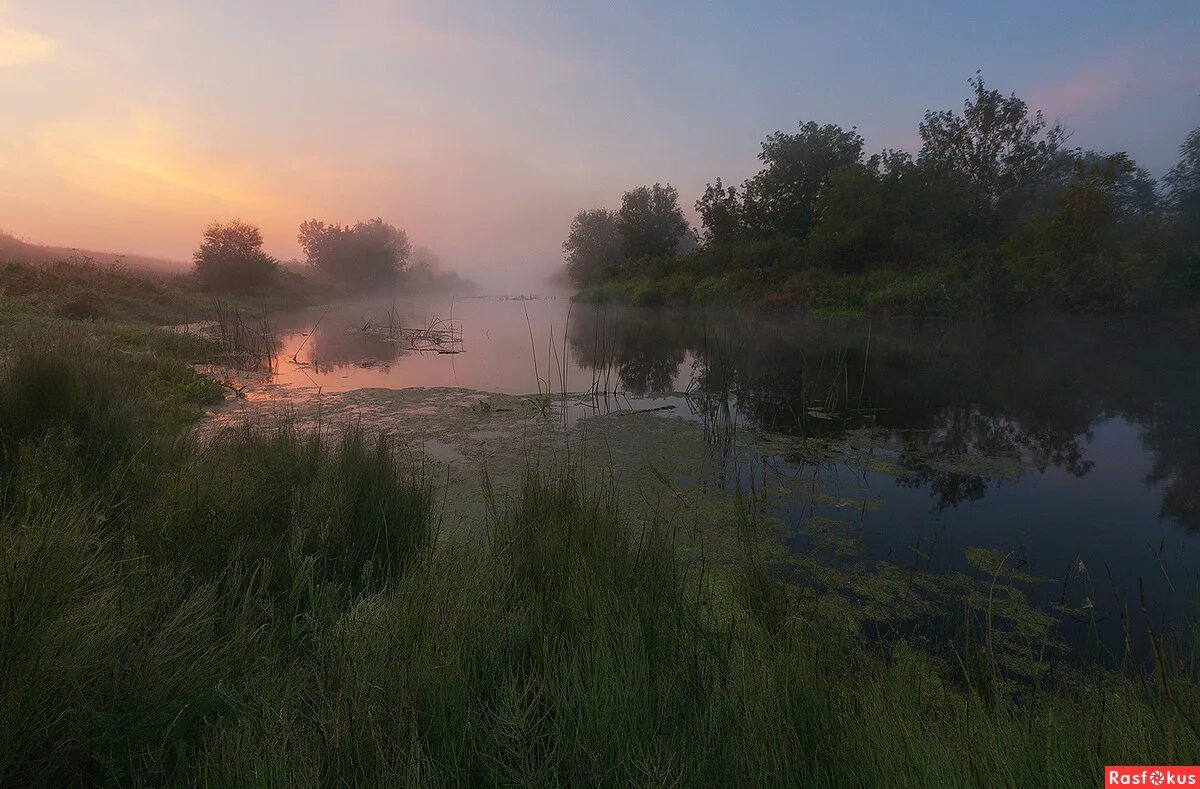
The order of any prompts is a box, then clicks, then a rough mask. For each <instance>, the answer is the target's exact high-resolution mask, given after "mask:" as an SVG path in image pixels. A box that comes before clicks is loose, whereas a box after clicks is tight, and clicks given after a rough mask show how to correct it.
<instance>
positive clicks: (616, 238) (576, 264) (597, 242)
mask: <svg viewBox="0 0 1200 789" xmlns="http://www.w3.org/2000/svg"><path fill="white" fill-rule="evenodd" d="M563 253H564V254H565V255H566V260H567V273H568V274H569V275H570V277H571V280H572V281H573V282H577V283H580V284H589V283H592V282H596V281H598V280H600V279H602V278H603V277H604V276H605V275H606V274H608V273H609V270H610V268H612V267H614V266H616V265H617V263H619V262H620V260H621V230H620V226H619V223H618V219H617V213H616V212H615V211H607V210H605V209H603V208H596V209H592V210H589V211H580V212H579V213H578V214H576V215H575V218H574V219H572V220H571V230H570V233H569V234H568V235H567V240H566V241H564V242H563Z"/></svg>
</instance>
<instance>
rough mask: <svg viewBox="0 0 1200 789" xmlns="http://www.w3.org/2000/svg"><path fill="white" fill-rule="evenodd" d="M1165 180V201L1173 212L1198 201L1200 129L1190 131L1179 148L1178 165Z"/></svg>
mask: <svg viewBox="0 0 1200 789" xmlns="http://www.w3.org/2000/svg"><path fill="white" fill-rule="evenodd" d="M1165 180H1166V185H1167V200H1168V202H1169V203H1170V205H1171V207H1172V208H1174V209H1175V210H1179V209H1180V208H1181V207H1183V206H1184V205H1185V204H1188V203H1191V204H1193V205H1195V204H1196V202H1197V200H1198V199H1200V127H1197V128H1195V129H1192V131H1191V132H1190V133H1189V134H1188V136H1187V138H1186V139H1185V140H1184V141H1183V145H1180V146H1179V163H1178V164H1176V165H1175V166H1174V167H1172V168H1171V171H1170V172H1169V173H1167V177H1166V179H1165Z"/></svg>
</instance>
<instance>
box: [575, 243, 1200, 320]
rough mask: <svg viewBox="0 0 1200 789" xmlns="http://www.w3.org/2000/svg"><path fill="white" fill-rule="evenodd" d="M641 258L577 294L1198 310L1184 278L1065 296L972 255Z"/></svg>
mask: <svg viewBox="0 0 1200 789" xmlns="http://www.w3.org/2000/svg"><path fill="white" fill-rule="evenodd" d="M695 257H696V260H695V261H693V260H692V258H689V257H687V256H683V257H679V258H675V259H671V260H665V261H652V262H651V261H644V264H645V265H641V266H638V267H637V270H636V271H634V272H631V273H628V274H626V275H622V276H620V277H617V278H613V279H608V280H605V281H602V282H598V283H594V284H590V285H586V286H582V287H580V288H579V289H578V290H577V291H576V293H575V296H574V299H575V300H576V301H580V302H587V303H617V304H630V305H636V306H739V307H746V308H750V309H755V310H762V311H766V312H772V313H798V314H808V315H817V316H822V315H836V316H846V317H873V316H906V317H956V316H980V315H992V316H1004V315H1013V314H1021V313H1029V312H1033V313H1055V312H1062V313H1089V314H1131V313H1132V314H1137V313H1148V312H1156V313H1157V312H1161V311H1163V310H1167V311H1171V310H1178V309H1194V307H1195V300H1194V297H1192V296H1189V295H1188V294H1193V293H1195V290H1196V287H1197V285H1196V282H1195V281H1194V280H1195V279H1196V275H1195V274H1192V273H1186V272H1185V274H1181V276H1185V277H1186V282H1180V283H1178V285H1179V286H1178V287H1175V284H1173V283H1174V280H1172V279H1170V278H1164V279H1163V281H1161V282H1155V283H1137V282H1130V281H1128V280H1119V279H1117V276H1116V274H1114V277H1113V279H1112V280H1111V281H1106V280H1105V279H1104V278H1103V277H1101V276H1100V275H1099V274H1097V276H1096V277H1095V278H1090V279H1089V284H1088V285H1087V286H1086V287H1082V286H1081V287H1078V288H1073V289H1072V292H1071V294H1070V295H1069V297H1068V296H1066V295H1064V294H1059V293H1056V292H1055V291H1054V290H1053V289H1050V288H1046V289H1042V288H1040V287H1039V288H1037V289H1034V288H1031V287H1029V286H1028V284H1025V283H1022V282H1020V281H1019V280H1018V279H1016V278H1014V277H1013V276H1012V274H1011V272H1010V271H1008V270H1007V269H1006V268H1005V267H1004V266H1001V265H998V264H997V265H990V264H987V263H984V262H979V261H973V262H971V263H970V264H967V263H950V264H942V265H931V266H924V267H916V268H907V269H894V268H871V269H868V270H865V271H858V272H835V271H832V270H829V269H825V268H807V269H800V270H797V269H795V268H792V267H789V266H772V265H767V266H755V267H749V268H737V269H733V270H726V271H721V272H719V273H713V272H707V271H706V270H705V269H706V268H707V267H706V266H704V265H698V263H703V258H702V256H699V255H697V256H695Z"/></svg>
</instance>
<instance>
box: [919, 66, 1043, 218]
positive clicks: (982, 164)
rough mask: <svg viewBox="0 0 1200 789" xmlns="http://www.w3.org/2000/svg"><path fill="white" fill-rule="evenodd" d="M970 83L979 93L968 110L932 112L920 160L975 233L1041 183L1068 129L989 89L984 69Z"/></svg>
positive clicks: (947, 207) (924, 131)
mask: <svg viewBox="0 0 1200 789" xmlns="http://www.w3.org/2000/svg"><path fill="white" fill-rule="evenodd" d="M967 82H968V84H970V86H971V88H972V90H973V91H974V96H973V97H972V98H969V99H967V100H966V101H964V102H963V113H962V115H956V114H954V113H953V112H951V111H949V110H944V111H941V112H933V111H926V113H925V120H924V121H922V123H921V124H920V127H919V131H920V135H921V151H920V154H919V156H918V163H919V164H920V165H921V166H922V167H924V168H926V169H927V171H928V172H929V174H930V175H931V176H932V177H933V178H935V179H937V180H938V181H940V182H941V184H942V186H943V187H945V188H946V191H945V198H946V199H947V201H948V202H947V203H946V205H945V206H944V208H945V210H946V212H947V213H950V212H951V211H952V210H953V209H954V207H955V206H956V205H957V206H959V207H960V208H961V210H962V211H964V212H965V214H966V218H967V219H968V220H969V221H968V225H969V226H968V227H967V228H966V232H967V233H968V234H972V235H973V234H977V233H979V232H982V231H983V230H985V229H986V228H987V226H988V225H990V224H992V223H993V222H994V220H995V215H996V213H997V211H998V210H999V209H1000V208H1001V207H1002V206H1005V205H1007V204H1011V203H1012V202H1013V200H1012V198H1014V197H1015V196H1017V195H1018V194H1019V193H1020V192H1021V191H1022V190H1024V189H1026V188H1029V187H1031V186H1032V185H1033V184H1034V183H1035V181H1036V179H1037V178H1038V177H1039V176H1040V175H1041V174H1042V173H1043V172H1044V171H1045V169H1046V168H1047V166H1048V165H1049V164H1050V163H1051V161H1052V160H1053V158H1054V154H1055V152H1056V151H1057V150H1058V149H1059V147H1060V146H1061V145H1062V143H1063V140H1064V139H1065V137H1066V134H1065V132H1064V131H1063V129H1062V127H1061V126H1060V125H1058V124H1057V123H1056V124H1054V125H1053V126H1048V125H1047V124H1046V120H1045V118H1044V117H1043V116H1042V113H1041V112H1040V111H1039V112H1037V113H1036V114H1034V115H1033V117H1030V115H1029V108H1028V106H1026V104H1025V102H1024V101H1022V100H1021V99H1018V98H1017V97H1016V96H1015V95H1010V96H1007V97H1005V96H1004V95H1003V94H1001V93H1000V92H999V91H996V90H988V89H987V87H986V85H985V84H984V81H983V76H982V74H981V73H980V72H978V71H977V72H975V77H974V78H973V79H969V80H967Z"/></svg>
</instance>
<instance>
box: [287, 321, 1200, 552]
mask: <svg viewBox="0 0 1200 789" xmlns="http://www.w3.org/2000/svg"><path fill="white" fill-rule="evenodd" d="M452 316H458V317H459V318H461V319H462V321H461V322H462V327H463V335H462V343H463V345H462V348H463V350H464V353H462V354H461V355H456V356H440V355H437V354H431V353H427V352H419V351H412V350H409V349H407V348H406V347H405V345H404V344H403V343H398V342H394V341H392V340H390V339H388V338H386V337H382V336H380V335H379V334H378V333H374V332H372V331H365V330H364V328H369V327H370V326H371V325H372V324H374V325H379V324H380V322H382V321H387V320H391V321H394V322H396V323H398V324H404V325H409V324H411V325H413V326H426V325H429V324H430V322H431V321H434V320H435V319H439V318H441V319H446V318H449V317H452ZM280 330H281V332H280V337H281V350H280V351H279V353H278V357H277V364H276V372H275V380H276V382H277V383H282V384H284V385H295V386H318V387H321V388H322V389H323V390H324V391H333V390H346V389H354V388H361V387H387V388H404V387H412V386H459V387H464V388H470V389H480V390H486V391H495V392H503V393H508V394H529V393H531V392H536V391H541V390H544V389H547V388H549V389H550V390H552V391H555V392H559V391H562V390H566V391H569V392H573V393H576V394H575V395H574V396H572V398H570V399H571V404H572V405H573V404H574V403H575V401H576V400H580V401H582V402H584V403H591V404H592V405H597V404H598V403H602V402H605V401H607V402H608V405H609V406H610V407H616V408H623V409H631V408H632V409H637V408H644V407H649V406H652V405H654V404H653V403H637V402H635V401H636V400H637V398H643V397H646V396H652V395H659V396H662V395H674V396H675V399H673V400H670V401H669V402H672V403H678V404H679V406H680V408H679V409H678V411H677V413H683V412H684V410H685V409H690V412H691V415H692V416H693V417H694V418H696V419H698V420H700V421H702V422H703V423H704V426H705V432H706V435H707V436H708V437H709V438H710V440H712V441H714V442H721V441H726V442H728V441H729V440H731V439H732V438H733V437H735V436H737V435H738V433H739V431H742V432H747V431H750V432H753V431H769V432H772V433H779V434H783V435H787V436H805V437H828V438H837V437H840V436H844V435H845V434H846V433H847V431H852V430H856V429H862V428H871V429H873V430H875V431H879V432H882V433H883V434H885V435H886V436H887V438H888V440H889V442H890V443H892V444H895V445H897V446H899V447H901V452H900V454H899V456H898V457H897V459H896V460H897V463H898V464H899V465H900V466H901V467H902V469H903V470H904V472H905V473H904V474H903V475H902V476H901V477H900V479H899V481H898V482H897V483H896V484H897V485H899V486H902V487H907V488H911V489H913V490H921V491H927V492H928V494H929V496H930V497H931V504H930V508H931V511H933V512H935V513H940V512H944V511H947V510H951V509H954V508H957V507H959V506H961V505H964V504H968V503H972V502H980V501H981V500H983V499H984V498H985V497H986V496H987V495H988V494H989V492H990V491H992V490H995V489H996V488H997V487H998V486H1000V485H1002V484H1004V482H1005V480H1004V479H1003V478H1002V477H998V476H997V475H994V474H989V473H983V472H980V471H978V470H972V469H957V468H956V469H950V470H947V468H946V467H945V464H944V463H937V462H932V461H936V460H937V459H939V458H947V457H959V456H968V457H971V456H987V457H994V456H1012V457H1019V458H1020V459H1021V460H1022V462H1023V464H1024V467H1026V468H1031V469H1034V470H1036V471H1038V472H1040V473H1042V474H1046V473H1047V472H1049V471H1051V470H1053V471H1055V472H1057V473H1062V474H1065V475H1067V476H1069V477H1070V478H1074V479H1080V480H1084V479H1086V478H1087V477H1088V476H1089V475H1090V474H1092V473H1093V470H1094V469H1095V468H1096V466H1097V464H1098V463H1103V464H1106V465H1108V466H1121V465H1125V466H1131V465H1139V466H1140V465H1141V463H1142V456H1144V458H1145V461H1146V465H1147V466H1148V471H1147V472H1146V473H1145V474H1144V476H1143V477H1142V478H1141V484H1142V485H1143V486H1144V487H1145V488H1146V489H1147V490H1153V491H1156V492H1157V494H1158V495H1159V497H1160V499H1161V510H1160V513H1161V516H1162V517H1164V518H1170V519H1172V520H1173V521H1174V522H1176V523H1178V524H1180V525H1182V526H1184V527H1185V528H1187V529H1188V530H1191V531H1194V532H1196V533H1200V424H1198V423H1197V422H1198V417H1197V414H1200V363H1198V361H1200V339H1198V337H1200V333H1198V332H1197V331H1196V326H1195V324H1194V323H1193V324H1188V323H1166V322H1160V323H1154V324H1149V323H1143V322H1137V321H1112V320H1092V319H1064V320H1051V319H1039V320H1023V321H1017V322H1009V323H993V322H961V321H960V322H946V321H904V320H892V321H882V322H881V321H874V322H866V321H854V320H813V319H800V318H767V317H763V316H755V315H748V314H745V313H738V312H732V311H716V310H713V311H701V310H693V311H686V310H665V309H637V308H621V307H613V306H604V305H599V306H593V305H571V304H570V303H569V302H568V301H567V300H565V299H538V300H530V301H519V302H518V301H512V300H505V299H468V300H460V301H458V302H449V301H446V302H440V303H429V302H424V303H417V302H414V303H408V304H403V305H396V304H395V303H386V304H384V303H379V304H369V303H367V304H358V305H343V306H341V307H339V308H337V309H335V310H328V311H316V312H310V313H307V314H305V315H299V316H293V317H292V318H291V319H290V322H289V319H285V320H283V321H281V322H280ZM1114 420H1116V421H1119V422H1122V423H1127V424H1128V425H1130V426H1132V427H1133V428H1134V429H1135V430H1136V431H1137V433H1138V435H1139V436H1140V440H1141V445H1142V446H1141V448H1140V449H1139V450H1138V454H1139V458H1136V460H1137V463H1134V462H1133V461H1134V460H1135V458H1132V457H1129V456H1128V450H1125V449H1123V450H1120V451H1118V450H1116V449H1114V448H1113V446H1111V445H1110V443H1108V442H1105V441H1102V440H1096V431H1097V429H1098V428H1099V427H1101V426H1104V425H1106V424H1108V423H1110V422H1112V421H1114ZM783 460H784V461H785V462H800V461H802V460H803V458H800V457H792V458H788V457H786V455H785V457H784V458H783ZM985 471H986V470H985Z"/></svg>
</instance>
